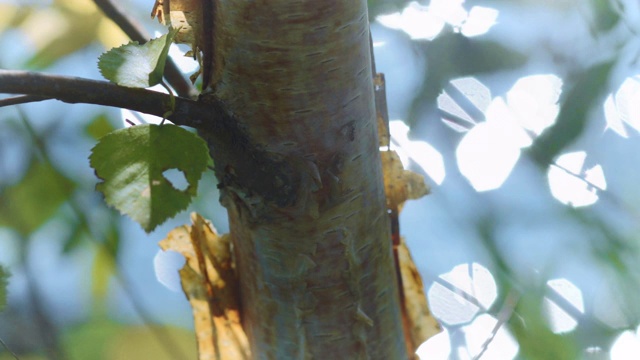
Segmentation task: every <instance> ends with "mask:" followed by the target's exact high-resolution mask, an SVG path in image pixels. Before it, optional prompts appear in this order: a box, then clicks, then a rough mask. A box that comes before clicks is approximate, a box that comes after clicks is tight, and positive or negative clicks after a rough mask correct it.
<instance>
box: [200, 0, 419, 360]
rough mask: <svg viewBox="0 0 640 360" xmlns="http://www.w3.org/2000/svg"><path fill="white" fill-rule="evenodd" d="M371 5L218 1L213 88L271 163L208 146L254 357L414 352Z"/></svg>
mask: <svg viewBox="0 0 640 360" xmlns="http://www.w3.org/2000/svg"><path fill="white" fill-rule="evenodd" d="M366 6H367V4H366V1H364V0H359V1H353V0H351V1H347V0H332V1H291V0H272V1H220V2H219V3H218V4H217V13H216V14H215V15H216V16H215V21H214V24H215V25H214V26H215V32H214V34H215V44H216V53H215V54H214V55H215V56H214V58H215V63H216V65H217V66H215V67H214V68H213V73H212V81H211V84H212V85H211V87H210V89H209V90H210V94H211V95H213V96H215V97H216V98H218V99H220V100H221V101H222V102H223V103H224V104H225V107H226V108H227V110H228V111H229V113H230V114H232V116H233V118H234V119H235V120H236V121H237V122H238V127H239V128H240V129H243V132H244V133H245V135H246V136H242V138H238V139H236V140H229V141H237V142H240V143H242V146H239V147H241V148H250V149H252V150H251V151H248V153H249V154H250V156H251V157H253V158H254V159H255V158H256V157H261V158H262V157H263V158H264V161H259V162H258V163H259V165H258V166H255V165H252V167H251V168H248V167H247V162H246V161H242V160H241V159H240V160H239V159H238V157H237V156H235V155H237V154H222V153H220V152H217V151H216V148H217V147H219V146H216V141H214V140H211V141H210V147H211V154H212V157H213V159H214V163H215V170H216V175H217V176H218V179H219V181H220V187H221V192H222V198H221V201H222V203H223V205H224V206H226V207H227V209H228V211H229V220H230V226H231V236H232V239H233V245H234V252H235V259H236V270H237V272H238V275H239V280H240V294H241V302H242V306H243V310H242V316H243V327H244V329H245V331H246V333H247V335H248V339H249V342H250V344H251V348H252V353H253V354H254V356H255V357H256V358H260V359H285V358H286V359H293V358H295V359H309V358H320V359H330V358H332V357H333V358H339V359H406V358H407V355H406V351H405V344H404V337H403V331H402V322H401V312H400V304H399V297H398V290H397V284H396V279H395V273H394V268H393V259H392V251H391V243H390V240H389V224H388V218H387V215H386V207H385V195H384V186H383V182H382V172H381V163H380V155H379V152H378V136H377V120H376V112H375V106H374V91H373V79H372V69H371V59H370V43H369V24H368V17H367V8H366ZM205 97H206V96H205ZM205 101H206V99H205ZM203 135H204V136H205V138H209V139H213V136H210V134H209V135H208V134H206V133H203ZM253 163H255V162H253ZM252 175H253V176H252Z"/></svg>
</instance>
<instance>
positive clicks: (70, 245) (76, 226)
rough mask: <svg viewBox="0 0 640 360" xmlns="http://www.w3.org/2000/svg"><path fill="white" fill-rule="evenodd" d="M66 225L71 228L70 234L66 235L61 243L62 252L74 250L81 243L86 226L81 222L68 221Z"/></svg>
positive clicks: (66, 252)
mask: <svg viewBox="0 0 640 360" xmlns="http://www.w3.org/2000/svg"><path fill="white" fill-rule="evenodd" d="M68 226H69V227H70V228H71V234H70V235H69V236H68V237H67V239H66V240H65V242H64V244H63V245H62V253H63V254H68V253H69V252H71V251H73V250H75V249H76V248H77V247H78V246H79V245H80V244H82V240H84V239H85V236H86V232H85V230H86V227H85V225H84V224H83V223H82V222H80V221H75V222H73V223H71V222H70V223H69V225H68Z"/></svg>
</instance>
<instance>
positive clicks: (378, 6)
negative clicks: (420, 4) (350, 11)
mask: <svg viewBox="0 0 640 360" xmlns="http://www.w3.org/2000/svg"><path fill="white" fill-rule="evenodd" d="M408 3H409V1H407V0H367V6H368V7H369V19H371V20H374V19H375V17H376V16H378V15H383V14H389V13H393V12H397V11H402V9H403V8H404V7H405V6H406V5H407V4H408Z"/></svg>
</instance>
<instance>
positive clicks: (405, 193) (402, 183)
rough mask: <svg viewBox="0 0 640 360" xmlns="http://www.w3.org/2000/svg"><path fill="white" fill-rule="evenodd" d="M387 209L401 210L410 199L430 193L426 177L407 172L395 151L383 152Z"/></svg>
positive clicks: (381, 154)
mask: <svg viewBox="0 0 640 360" xmlns="http://www.w3.org/2000/svg"><path fill="white" fill-rule="evenodd" d="M380 156H381V158H382V170H383V175H384V187H385V195H386V196H387V207H388V208H389V209H393V208H396V207H397V208H398V211H400V210H401V208H402V204H404V202H405V201H407V200H410V199H419V198H421V197H423V196H425V195H427V194H428V193H429V191H430V189H429V187H428V186H427V184H426V183H425V182H424V177H423V176H422V175H420V174H416V173H414V172H413V171H410V170H405V169H404V167H403V166H402V161H400V157H399V156H398V154H397V153H396V152H395V151H393V150H389V151H381V152H380Z"/></svg>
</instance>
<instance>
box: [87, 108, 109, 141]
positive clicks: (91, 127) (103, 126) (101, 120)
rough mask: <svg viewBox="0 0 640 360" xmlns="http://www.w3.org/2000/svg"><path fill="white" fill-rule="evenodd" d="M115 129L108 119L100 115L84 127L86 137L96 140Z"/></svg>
mask: <svg viewBox="0 0 640 360" xmlns="http://www.w3.org/2000/svg"><path fill="white" fill-rule="evenodd" d="M115 129H116V128H115V126H113V124H112V123H111V120H109V117H108V116H107V115H105V114H100V115H98V116H96V117H94V118H93V119H92V120H91V122H89V124H87V126H86V127H85V132H86V133H87V135H89V136H91V137H92V138H94V139H96V140H98V139H100V138H101V137H103V136H105V135H107V134H108V133H110V132H112V131H114V130H115Z"/></svg>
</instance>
